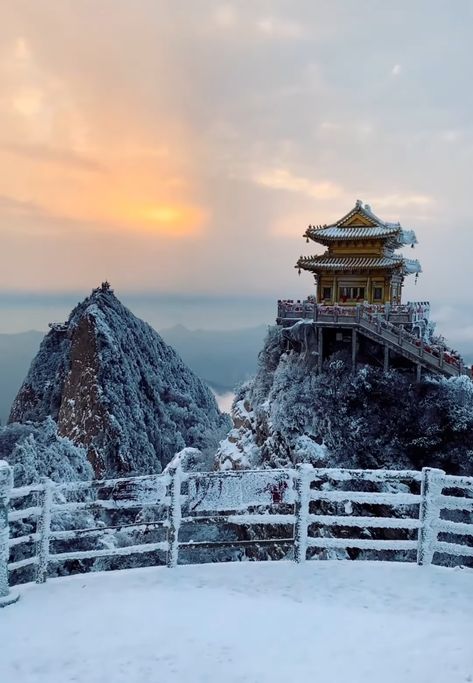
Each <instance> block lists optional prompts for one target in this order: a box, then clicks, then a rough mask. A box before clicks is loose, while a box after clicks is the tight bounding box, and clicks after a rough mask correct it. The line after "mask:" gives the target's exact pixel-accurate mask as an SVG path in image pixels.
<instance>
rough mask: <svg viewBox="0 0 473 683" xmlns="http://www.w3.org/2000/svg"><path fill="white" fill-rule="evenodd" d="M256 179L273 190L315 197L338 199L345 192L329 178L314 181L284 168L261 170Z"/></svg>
mask: <svg viewBox="0 0 473 683" xmlns="http://www.w3.org/2000/svg"><path fill="white" fill-rule="evenodd" d="M254 181H255V182H256V183H257V184H258V185H262V186H263V187H268V188H271V189H272V190H285V191H287V192H298V193H301V194H305V195H307V196H308V197H313V198H314V199H336V198H337V197H340V196H341V195H342V193H343V192H342V189H341V187H339V186H338V185H337V184H336V183H333V182H331V181H328V180H324V181H320V182H314V181H313V180H311V179H309V178H304V177H303V176H298V175H294V174H293V173H291V171H288V170H286V169H284V168H275V169H268V170H264V171H261V172H259V173H257V174H256V175H255V176H254Z"/></svg>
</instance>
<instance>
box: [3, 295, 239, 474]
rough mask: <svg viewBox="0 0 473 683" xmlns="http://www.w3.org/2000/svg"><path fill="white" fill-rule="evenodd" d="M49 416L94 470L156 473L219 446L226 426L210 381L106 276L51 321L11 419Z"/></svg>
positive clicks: (40, 419) (38, 420)
mask: <svg viewBox="0 0 473 683" xmlns="http://www.w3.org/2000/svg"><path fill="white" fill-rule="evenodd" d="M48 416H50V417H51V418H52V419H53V420H54V421H55V422H56V423H57V428H58V434H59V435H60V436H64V437H68V438H69V439H70V440H71V441H72V442H73V443H75V444H77V445H81V446H85V447H86V449H87V453H88V459H89V461H90V463H91V464H92V466H93V468H94V471H95V475H96V476H97V477H101V476H113V475H117V474H128V473H133V474H139V473H145V472H146V473H149V472H160V471H161V469H162V468H163V467H164V466H165V465H166V464H167V463H168V462H169V461H170V460H171V459H172V458H173V456H174V454H175V453H177V452H178V451H180V450H181V449H183V448H184V447H194V448H199V449H200V450H203V451H204V452H205V451H209V450H212V449H215V448H216V447H217V444H218V442H219V439H221V438H222V437H223V436H224V434H225V433H226V432H227V431H228V428H229V418H228V416H226V415H223V414H221V413H220V412H219V410H218V407H217V404H216V402H215V399H214V396H213V394H212V392H211V391H210V389H208V388H207V387H206V386H205V385H204V384H203V383H202V382H201V380H200V379H198V377H197V376H196V375H195V374H194V373H193V372H192V371H191V370H190V369H189V368H188V367H187V366H186V365H184V363H183V362H182V360H181V359H180V358H179V356H178V355H177V354H176V353H175V351H173V349H172V348H171V347H169V346H167V345H166V344H165V343H164V342H163V340H162V339H161V337H160V336H159V335H158V334H157V332H155V331H154V330H153V329H152V328H151V327H150V326H149V325H147V324H146V323H144V322H143V321H141V320H139V319H138V318H136V317H135V316H134V315H133V314H132V313H131V312H130V311H129V310H128V309H126V308H125V307H124V306H123V305H122V304H121V303H120V301H119V300H118V299H117V298H116V297H115V295H114V293H113V291H112V290H111V289H110V287H109V285H108V284H107V283H105V284H103V285H102V287H100V288H98V289H95V290H93V292H92V294H91V296H89V297H88V298H87V299H85V301H83V302H82V303H80V304H79V305H78V306H77V307H76V308H75V309H74V310H73V311H72V313H71V315H70V317H69V320H68V321H67V323H65V324H64V325H53V326H52V327H51V330H50V332H49V333H48V334H47V335H46V337H45V338H44V340H43V343H42V345H41V348H40V350H39V353H38V355H37V356H36V358H35V359H34V360H33V363H32V365H31V368H30V371H29V373H28V376H27V378H26V380H25V382H24V383H23V386H22V387H21V389H20V391H19V393H18V396H17V397H16V399H15V402H14V404H13V407H12V410H11V414H10V419H9V422H10V423H12V422H19V423H26V422H33V423H41V422H43V421H44V420H45V419H46V418H47V417H48Z"/></svg>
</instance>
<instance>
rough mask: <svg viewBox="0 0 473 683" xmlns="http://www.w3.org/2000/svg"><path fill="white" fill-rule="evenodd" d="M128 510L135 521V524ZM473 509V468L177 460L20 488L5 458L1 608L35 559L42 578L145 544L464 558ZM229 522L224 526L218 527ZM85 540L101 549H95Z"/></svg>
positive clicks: (472, 548) (180, 553)
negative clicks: (125, 474)
mask: <svg viewBox="0 0 473 683" xmlns="http://www.w3.org/2000/svg"><path fill="white" fill-rule="evenodd" d="M151 512H152V515H151ZM127 513H131V514H132V519H131V520H130V519H127V520H125V521H124V519H123V514H127ZM472 513H473V477H459V476H452V475H446V474H445V473H444V472H443V471H442V470H437V469H433V468H424V469H423V470H422V471H421V472H420V471H413V470H404V471H395V470H350V469H315V468H313V467H312V466H310V465H299V466H298V467H297V468H296V469H294V470H255V471H240V472H234V471H231V472H213V473H184V472H182V471H181V469H180V468H179V467H177V468H172V469H169V470H168V471H167V472H166V473H164V474H162V475H149V476H143V477H134V478H128V479H116V480H107V481H88V482H83V481H82V482H73V483H62V484H55V483H53V482H51V481H50V480H45V481H44V482H43V483H41V484H36V485H32V486H26V487H22V488H12V477H11V470H10V468H9V467H8V466H7V465H6V463H3V466H2V463H1V462H0V605H1V604H2V601H3V603H5V602H7V601H8V600H9V595H11V593H10V592H9V585H10V586H11V585H14V584H15V583H17V582H18V581H19V580H24V579H18V578H15V577H17V576H18V573H19V572H21V570H24V569H26V568H27V567H30V568H32V569H33V572H34V578H35V580H36V581H37V582H39V583H42V582H44V581H46V579H47V576H48V573H51V571H52V570H53V568H54V567H57V566H58V565H61V564H62V565H64V564H65V563H69V564H70V563H71V562H72V563H73V562H76V563H81V564H80V566H79V568H77V567H76V568H75V569H73V570H74V571H88V570H89V569H91V568H92V567H90V566H88V565H87V562H93V561H95V560H97V559H98V558H109V559H113V560H115V559H116V558H123V557H125V556H138V555H143V554H145V553H148V554H151V557H150V558H149V559H147V560H146V562H145V564H150V565H152V564H164V563H166V564H167V566H168V567H175V566H176V565H177V564H178V562H185V561H189V560H186V557H185V553H187V552H188V551H192V550H195V549H200V551H201V552H204V553H206V552H209V553H210V549H212V548H227V549H228V548H242V547H243V548H245V547H252V546H253V547H254V546H256V547H259V546H261V545H262V544H266V545H267V544H271V545H273V547H274V546H278V547H281V548H282V555H281V556H283V557H286V558H287V557H293V559H294V560H295V561H296V562H304V561H306V559H308V557H309V558H317V559H324V558H325V557H327V556H333V554H334V553H335V554H337V553H340V552H342V553H344V552H348V553H349V556H350V557H352V558H353V559H355V557H356V556H357V553H358V554H361V556H362V557H366V553H367V551H369V552H379V551H393V552H395V553H396V559H400V558H401V559H405V560H406V561H409V560H416V561H417V563H418V564H420V565H425V564H430V563H431V562H432V561H433V559H434V555H435V554H439V557H440V558H441V557H444V558H447V563H448V564H458V563H459V562H460V560H461V558H467V557H473V523H472V520H473V514H472ZM150 515H151V516H150ZM117 516H118V517H117ZM67 525H69V526H72V527H73V528H69V529H68V528H64V527H65V526H67ZM212 525H213V526H212ZM219 525H220V526H219ZM222 525H224V528H225V529H226V533H225V534H222V533H221V529H222ZM25 526H26V529H27V533H25V531H24V529H25ZM217 527H218V528H219V529H220V532H219V533H208V530H209V529H212V528H214V529H215V528H217ZM203 529H205V530H206V531H204V532H202V530H203ZM229 529H230V530H233V531H232V532H231V533H230V532H229V531H228V530H229ZM258 531H259V536H258V533H257V532H258ZM124 532H125V535H124ZM140 534H141V536H140ZM160 534H161V536H160ZM143 535H144V536H143ZM150 535H151V536H152V538H151V540H147V539H148V538H149V536H150ZM196 536H197V540H196V538H195V537H196ZM199 536H200V537H201V538H200V540H199ZM136 537H138V539H139V540H138V541H135V538H136ZM84 543H85V544H86V545H91V544H92V546H93V547H88V548H85V549H84V548H83V544H84ZM57 544H59V545H61V544H62V545H64V544H67V548H66V550H59V551H58V550H57V549H55V546H56V545H57ZM94 544H95V545H94ZM400 551H401V552H400ZM10 555H12V556H13V555H15V556H16V557H15V559H12V558H11V557H9V556H10ZM18 555H20V558H19V559H18ZM199 558H200V559H199V561H205V560H207V559H212V558H211V557H210V555H209V556H208V557H207V556H206V555H204V558H203V560H202V556H199ZM383 558H384V559H386V553H383ZM227 559H228V558H227ZM230 559H232V558H230ZM190 561H192V560H190ZM84 563H85V564H84ZM9 577H10V581H9ZM10 601H11V600H10Z"/></svg>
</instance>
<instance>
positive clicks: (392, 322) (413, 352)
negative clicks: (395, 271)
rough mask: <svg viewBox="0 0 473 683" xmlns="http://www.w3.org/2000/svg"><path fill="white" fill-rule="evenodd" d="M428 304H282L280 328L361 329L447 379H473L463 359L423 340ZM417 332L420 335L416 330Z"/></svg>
mask: <svg viewBox="0 0 473 683" xmlns="http://www.w3.org/2000/svg"><path fill="white" fill-rule="evenodd" d="M429 312H430V306H429V303H428V302H409V303H408V304H401V305H390V304H385V305H382V306H380V305H375V304H366V303H363V304H357V305H355V306H349V305H343V304H342V305H340V304H334V305H330V306H325V305H323V304H317V303H316V302H315V301H312V300H311V299H306V300H304V301H291V300H280V301H278V318H277V323H278V324H279V325H288V324H291V323H292V324H294V323H296V322H298V321H300V320H306V321H312V322H314V323H315V324H316V325H320V326H328V327H330V326H332V325H335V326H339V327H343V326H344V325H347V326H349V327H358V328H359V329H360V330H361V331H362V332H364V333H365V334H366V335H367V336H370V337H371V338H373V339H374V340H375V341H380V342H382V343H384V344H387V345H388V346H390V347H391V348H393V349H395V350H396V351H397V352H398V353H401V355H404V356H406V357H408V358H409V359H410V360H411V361H413V362H415V363H420V364H421V365H424V366H426V367H427V368H428V369H430V370H433V371H438V372H440V373H441V374H444V375H447V376H456V375H462V374H466V375H468V376H471V371H470V369H469V368H466V367H465V364H464V361H463V359H462V358H461V356H460V355H459V354H458V353H457V352H456V351H453V350H452V349H449V348H448V347H447V346H446V345H445V344H443V343H439V342H438V341H437V342H434V341H432V340H431V341H426V340H425V339H424V338H423V336H422V335H423V333H424V332H425V327H426V325H427V321H428V315H429ZM416 328H417V334H416V333H415V332H414V330H415V329H416Z"/></svg>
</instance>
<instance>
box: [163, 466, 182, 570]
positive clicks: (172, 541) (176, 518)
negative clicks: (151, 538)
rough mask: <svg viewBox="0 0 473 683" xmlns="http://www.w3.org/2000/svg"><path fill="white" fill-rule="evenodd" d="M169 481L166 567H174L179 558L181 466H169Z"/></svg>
mask: <svg viewBox="0 0 473 683" xmlns="http://www.w3.org/2000/svg"><path fill="white" fill-rule="evenodd" d="M168 473H169V476H170V477H171V481H170V484H169V496H170V498H171V500H170V503H169V508H168V523H169V527H168V551H167V560H166V564H167V566H168V567H170V568H172V567H176V566H177V561H178V559H179V527H180V525H181V473H182V470H181V466H180V464H179V465H177V466H175V467H170V468H169V470H168Z"/></svg>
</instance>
